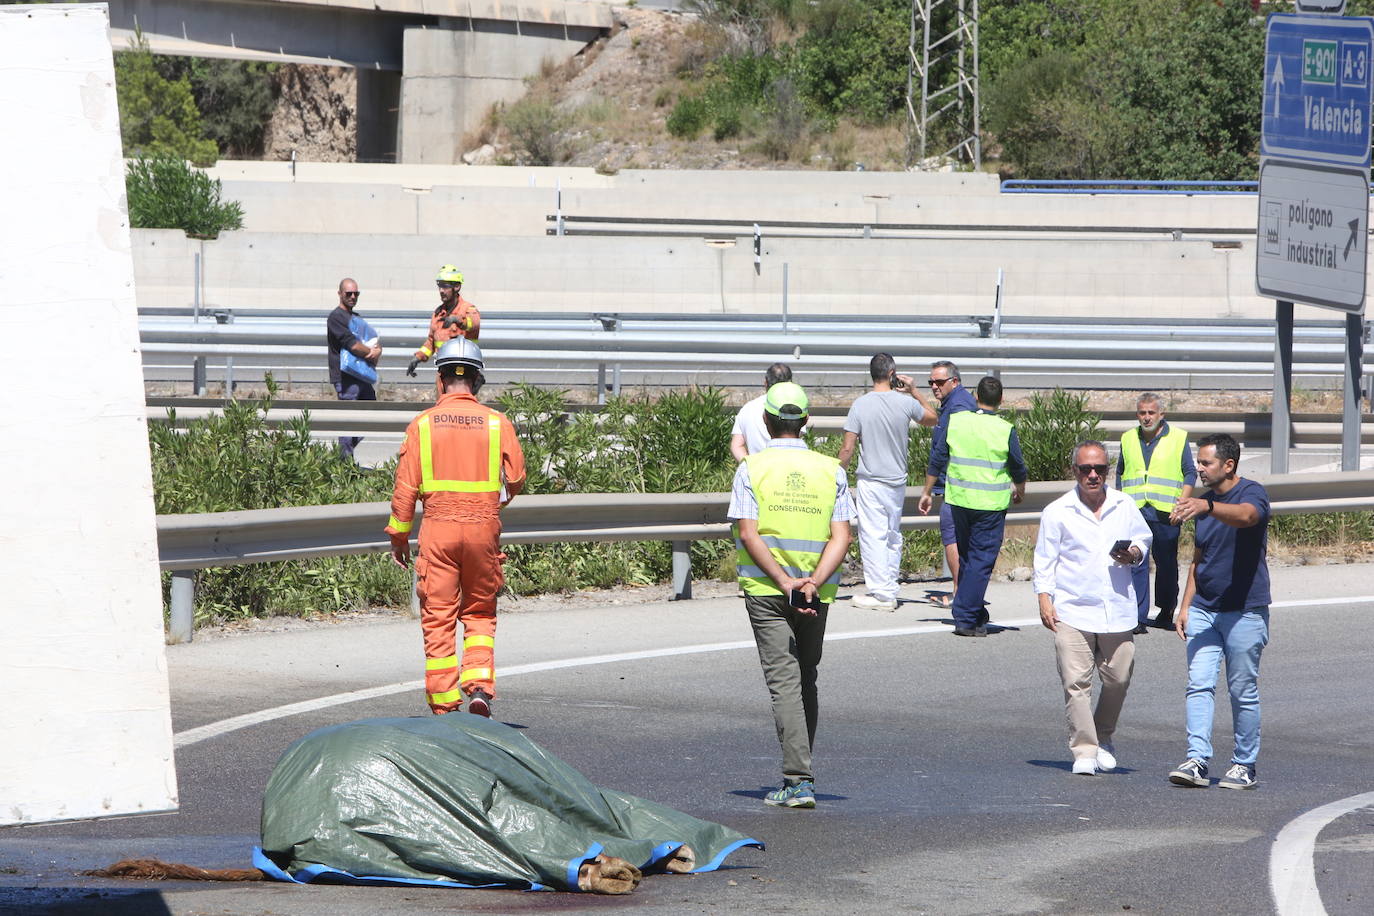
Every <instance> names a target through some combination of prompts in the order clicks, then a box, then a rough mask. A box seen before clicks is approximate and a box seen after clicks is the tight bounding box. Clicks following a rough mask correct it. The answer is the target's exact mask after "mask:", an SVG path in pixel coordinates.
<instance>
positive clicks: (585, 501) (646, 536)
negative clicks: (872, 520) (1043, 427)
mask: <svg viewBox="0 0 1374 916" xmlns="http://www.w3.org/2000/svg"><path fill="white" fill-rule="evenodd" d="M1264 485H1265V487H1266V488H1267V489H1268V491H1269V497H1270V505H1271V508H1272V510H1273V511H1274V512H1276V513H1307V512H1345V511H1354V510H1368V509H1374V471H1355V472H1346V473H1328V474H1283V475H1278V476H1274V477H1269V478H1266V479H1265V480H1264ZM1068 486H1069V483H1068V482H1066V481H1046V482H1041V483H1032V484H1030V485H1029V486H1027V488H1026V499H1025V501H1024V502H1023V503H1022V504H1021V505H1020V506H1016V507H1013V509H1014V511H1012V512H1010V513H1009V514H1008V516H1007V523H1008V524H1011V525H1018V524H1035V523H1036V522H1037V520H1038V518H1039V513H1040V511H1041V510H1042V509H1043V508H1044V507H1045V506H1047V505H1048V504H1049V503H1050V502H1051V501H1052V500H1054V499H1055V498H1056V497H1058V496H1059V495H1060V494H1062V493H1063V492H1064V491H1065V490H1066V489H1067V488H1068ZM919 497H920V488H917V487H908V488H907V494H906V502H905V504H904V505H903V508H902V528H903V529H930V528H936V527H937V526H938V525H939V517H938V513H936V514H934V515H928V516H925V515H919V514H918V513H917V510H916V502H917V500H918V499H919ZM729 499H730V497H729V494H728V493H584V494H565V495H556V496H522V497H521V498H519V499H517V500H515V501H514V502H512V503H511V504H510V505H509V506H508V507H507V508H506V509H505V510H503V511H502V513H501V524H502V528H503V531H502V535H501V539H502V541H503V542H505V543H511V544H546V543H556V542H564V541H669V542H671V543H672V545H673V592H674V595H675V596H676V597H678V598H690V597H691V564H690V561H689V558H688V547H689V545H690V543H691V542H692V541H696V540H716V539H720V538H726V537H729V536H730V528H729V522H728V521H727V519H726V517H725V513H726V510H727V508H728V507H729ZM389 508H390V507H389V505H388V504H387V503H385V502H375V503H350V504H345V505H336V506H302V507H298V508H289V509H259V510H250V511H244V512H212V513H201V514H191V515H160V516H158V518H157V537H158V552H159V557H160V563H161V566H162V569H163V570H167V571H171V573H172V608H171V626H170V634H169V639H170V641H171V642H174V643H176V642H188V641H190V639H191V635H192V629H193V611H192V608H193V604H194V576H193V571H194V570H197V569H205V568H209V567H218V566H236V565H241V564H245V563H267V562H272V561H277V560H299V559H309V558H313V557H334V556H350V555H356V554H365V553H375V552H378V551H384V550H387V549H389V547H390V541H389V539H388V538H387V536H386V535H385V533H383V531H382V529H383V527H385V525H386V518H387V514H388V512H389ZM416 530H417V531H418V530H419V526H418V525H417V526H416Z"/></svg>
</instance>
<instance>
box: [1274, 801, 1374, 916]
mask: <svg viewBox="0 0 1374 916" xmlns="http://www.w3.org/2000/svg"><path fill="white" fill-rule="evenodd" d="M1371 805H1374V792H1366V793H1364V794H1363V795H1352V796H1350V797H1349V798H1343V799H1341V800H1340V801H1334V802H1332V803H1331V804H1329V805H1322V806H1321V807H1320V808H1313V809H1312V810H1311V811H1308V812H1306V813H1305V814H1300V815H1298V816H1297V817H1295V818H1293V820H1291V821H1289V822H1288V823H1287V824H1285V825H1284V828H1283V829H1282V830H1280V831H1279V835H1278V836H1276V837H1275V838H1274V846H1273V848H1272V849H1270V851H1269V889H1270V890H1271V891H1272V892H1273V894H1274V907H1275V909H1277V910H1278V914H1279V916H1325V914H1326V908H1325V907H1323V906H1322V897H1321V893H1320V892H1319V891H1318V890H1317V875H1316V863H1315V862H1314V861H1313V856H1312V854H1313V850H1314V849H1315V847H1316V844H1317V835H1318V834H1320V833H1321V832H1322V828H1323V827H1325V826H1326V825H1327V824H1329V823H1331V822H1332V821H1334V820H1336V819H1337V818H1339V817H1344V816H1345V815H1347V814H1349V813H1350V812H1351V811H1357V810H1359V809H1360V808H1366V807H1369V806H1371Z"/></svg>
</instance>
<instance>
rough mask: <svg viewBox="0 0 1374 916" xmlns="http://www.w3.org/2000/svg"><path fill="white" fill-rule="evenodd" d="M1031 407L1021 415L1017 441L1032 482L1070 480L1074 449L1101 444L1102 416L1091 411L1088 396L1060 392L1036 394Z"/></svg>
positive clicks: (1014, 419)
mask: <svg viewBox="0 0 1374 916" xmlns="http://www.w3.org/2000/svg"><path fill="white" fill-rule="evenodd" d="M1030 400H1031V406H1030V408H1029V409H1027V410H1023V411H1017V412H1016V415H1015V417H1014V418H1011V417H1009V418H1008V419H1011V420H1012V422H1013V423H1015V424H1016V437H1017V439H1018V440H1019V441H1020V443H1021V454H1022V455H1023V456H1024V457H1025V459H1026V469H1027V470H1028V471H1029V473H1030V479H1031V480H1067V479H1068V478H1069V476H1070V475H1069V460H1070V456H1071V453H1072V451H1073V447H1074V446H1075V445H1077V444H1078V443H1079V442H1082V441H1083V440H1084V439H1098V440H1100V439H1101V438H1102V437H1103V436H1104V435H1105V433H1104V431H1103V429H1102V428H1101V427H1100V426H1098V422H1099V421H1100V420H1101V419H1102V417H1101V415H1099V414H1096V413H1093V412H1092V411H1090V410H1088V406H1087V405H1088V396H1087V395H1086V394H1070V393H1068V392H1067V391H1064V390H1063V389H1062V388H1056V389H1054V391H1052V392H1050V393H1049V394H1048V395H1046V394H1044V393H1042V392H1039V391H1037V392H1035V393H1033V394H1032V395H1031V399H1030Z"/></svg>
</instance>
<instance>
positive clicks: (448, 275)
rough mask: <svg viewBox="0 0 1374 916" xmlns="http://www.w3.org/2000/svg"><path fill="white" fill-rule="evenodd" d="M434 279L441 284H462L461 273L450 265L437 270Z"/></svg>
mask: <svg viewBox="0 0 1374 916" xmlns="http://www.w3.org/2000/svg"><path fill="white" fill-rule="evenodd" d="M434 279H435V281H436V282H441V283H462V282H463V272H462V271H461V270H459V269H458V268H456V267H454V266H453V265H452V264H445V265H444V266H443V267H440V268H439V274H438V276H436V277H435V278H434Z"/></svg>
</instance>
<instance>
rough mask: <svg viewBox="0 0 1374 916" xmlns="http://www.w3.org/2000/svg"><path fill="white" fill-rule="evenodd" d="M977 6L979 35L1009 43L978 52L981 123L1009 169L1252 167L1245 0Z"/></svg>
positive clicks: (1252, 39) (1060, 174) (1259, 53)
mask: <svg viewBox="0 0 1374 916" xmlns="http://www.w3.org/2000/svg"><path fill="white" fill-rule="evenodd" d="M989 15H990V16H991V19H992V27H991V28H989V29H986V30H985V32H984V36H985V37H986V36H987V35H988V33H991V34H992V35H998V36H1002V37H1004V38H1006V40H1007V42H1008V44H1007V45H1004V46H1000V47H999V49H998V51H996V52H994V53H993V54H991V55H986V56H987V57H990V58H991V59H992V61H993V65H994V67H995V72H996V76H995V77H993V78H992V79H991V80H990V83H989V84H988V85H987V87H986V92H985V98H986V101H987V104H986V106H985V110H986V114H987V118H986V121H985V123H986V126H987V128H988V130H989V132H990V133H992V134H993V135H994V136H995V137H996V139H997V141H998V142H999V143H1000V144H1001V145H1002V150H1003V158H1004V159H1005V160H1007V161H1009V162H1010V163H1012V164H1013V165H1014V166H1015V168H1016V171H1017V172H1018V174H1021V175H1024V176H1027V177H1033V178H1140V179H1253V178H1254V177H1255V174H1256V167H1257V163H1258V159H1257V154H1258V141H1259V121H1260V98H1261V93H1262V91H1263V86H1262V81H1261V80H1260V79H1259V74H1260V73H1262V72H1263V58H1264V28H1263V22H1262V21H1261V20H1259V19H1258V18H1257V17H1255V16H1254V14H1253V11H1252V10H1251V7H1250V3H1249V0H1216V2H1213V0H1076V2H1068V3H1052V2H1049V0H1044V2H1042V0H1030V2H1027V3H1025V4H1018V5H1013V4H1011V3H1009V2H1008V0H994V3H993V5H992V6H991V8H990V13H989ZM1018 30H1021V31H1018ZM1026 30H1028V31H1029V35H1027V34H1024V31H1026ZM1008 48H1014V49H1015V51H1014V53H1013V52H1009V51H1008Z"/></svg>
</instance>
